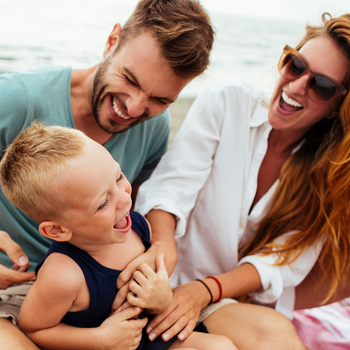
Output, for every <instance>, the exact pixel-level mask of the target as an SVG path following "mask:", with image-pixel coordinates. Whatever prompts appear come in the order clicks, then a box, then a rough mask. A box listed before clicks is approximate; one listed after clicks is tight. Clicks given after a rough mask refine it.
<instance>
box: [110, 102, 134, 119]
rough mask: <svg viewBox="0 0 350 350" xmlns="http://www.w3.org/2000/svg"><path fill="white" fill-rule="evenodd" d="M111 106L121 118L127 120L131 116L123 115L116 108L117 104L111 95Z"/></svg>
mask: <svg viewBox="0 0 350 350" xmlns="http://www.w3.org/2000/svg"><path fill="white" fill-rule="evenodd" d="M112 107H113V110H114V112H115V113H116V114H117V115H118V117H120V118H123V119H125V120H128V119H130V118H131V117H127V116H125V115H124V114H123V113H122V112H121V111H120V110H119V109H118V107H117V104H116V103H115V99H114V97H113V103H112Z"/></svg>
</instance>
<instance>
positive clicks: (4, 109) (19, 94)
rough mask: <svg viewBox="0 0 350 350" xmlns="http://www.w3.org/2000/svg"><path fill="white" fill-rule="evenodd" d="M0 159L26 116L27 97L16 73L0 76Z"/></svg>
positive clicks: (19, 129)
mask: <svg viewBox="0 0 350 350" xmlns="http://www.w3.org/2000/svg"><path fill="white" fill-rule="evenodd" d="M0 91H1V93H0V158H1V157H2V155H3V152H5V149H6V148H7V146H8V145H9V144H10V143H11V142H12V140H13V139H14V138H15V137H16V136H17V135H18V133H19V132H20V131H21V129H22V127H23V124H24V120H25V118H26V115H27V104H28V102H27V101H28V97H27V93H26V90H25V87H24V85H23V83H22V81H21V80H20V79H19V78H18V77H16V72H10V73H5V74H2V75H0Z"/></svg>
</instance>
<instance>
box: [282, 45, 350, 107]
mask: <svg viewBox="0 0 350 350" xmlns="http://www.w3.org/2000/svg"><path fill="white" fill-rule="evenodd" d="M278 70H279V72H280V73H281V75H282V76H283V77H285V78H286V79H288V80H294V79H298V78H299V77H301V76H303V75H304V74H308V75H309V76H310V77H309V80H308V82H307V88H306V91H307V94H308V96H309V97H310V98H311V99H312V100H313V101H315V102H318V103H326V102H329V101H330V100H331V99H332V98H334V97H336V96H344V95H346V94H347V92H348V90H347V89H346V88H345V87H344V86H343V85H342V84H340V83H339V82H338V81H336V80H335V79H333V78H331V77H328V76H327V75H324V74H320V73H316V72H314V71H312V70H311V69H310V67H309V65H308V63H307V61H306V60H305V58H304V57H303V56H302V55H301V54H300V53H299V51H297V50H295V49H293V48H291V47H290V46H288V45H286V46H285V47H284V49H283V54H282V56H281V58H280V61H279V63H278Z"/></svg>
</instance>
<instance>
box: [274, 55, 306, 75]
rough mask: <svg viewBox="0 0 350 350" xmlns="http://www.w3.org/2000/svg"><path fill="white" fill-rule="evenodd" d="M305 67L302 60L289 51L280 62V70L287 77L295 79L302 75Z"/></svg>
mask: <svg viewBox="0 0 350 350" xmlns="http://www.w3.org/2000/svg"><path fill="white" fill-rule="evenodd" d="M305 69H306V68H305V65H304V63H303V61H301V60H300V59H299V58H298V57H297V56H295V55H294V54H292V53H289V54H288V55H286V57H285V58H284V59H283V60H282V62H281V67H280V72H281V74H282V75H283V76H284V77H285V78H287V79H295V78H298V77H300V76H301V75H303V74H304V72H305Z"/></svg>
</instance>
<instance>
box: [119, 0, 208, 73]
mask: <svg viewBox="0 0 350 350" xmlns="http://www.w3.org/2000/svg"><path fill="white" fill-rule="evenodd" d="M143 33H150V34H151V35H152V36H153V37H154V38H155V39H156V42H157V44H158V46H159V48H160V52H161V55H162V57H163V59H164V60H165V61H166V62H167V63H168V64H169V65H170V67H171V68H172V69H173V71H174V73H175V74H176V75H177V76H178V77H180V78H187V79H188V78H189V79H192V78H195V77H196V76H198V75H200V74H202V73H203V72H204V71H205V69H206V68H207V66H208V65H209V55H210V51H211V49H212V46H213V41H214V30H213V28H212V25H211V21H210V18H209V16H208V13H207V12H206V11H205V10H204V8H203V7H202V6H201V5H200V3H199V2H198V1H197V0H141V1H140V2H139V3H138V4H137V6H136V8H135V10H134V12H133V14H132V15H131V17H130V18H129V20H128V21H127V22H126V23H125V25H124V27H123V31H122V34H121V37H120V42H119V45H118V47H117V49H116V51H118V50H119V49H120V48H121V47H122V46H123V45H124V44H125V43H126V42H128V41H129V40H131V39H133V38H135V37H136V36H138V35H140V34H143Z"/></svg>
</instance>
